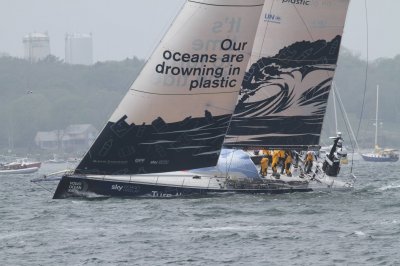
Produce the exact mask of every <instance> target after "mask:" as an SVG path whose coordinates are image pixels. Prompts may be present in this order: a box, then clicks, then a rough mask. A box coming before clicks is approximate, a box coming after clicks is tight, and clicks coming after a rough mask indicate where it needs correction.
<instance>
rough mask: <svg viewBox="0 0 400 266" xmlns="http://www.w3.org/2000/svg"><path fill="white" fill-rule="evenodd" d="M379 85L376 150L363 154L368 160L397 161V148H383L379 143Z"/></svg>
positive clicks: (376, 113)
mask: <svg viewBox="0 0 400 266" xmlns="http://www.w3.org/2000/svg"><path fill="white" fill-rule="evenodd" d="M378 110H379V85H378V86H377V87H376V111H375V150H374V151H373V152H370V153H365V154H361V156H362V157H363V159H364V160H365V161H368V162H397V161H398V160H399V155H398V154H397V153H396V152H397V150H396V149H382V148H381V147H379V145H378V127H379V118H378Z"/></svg>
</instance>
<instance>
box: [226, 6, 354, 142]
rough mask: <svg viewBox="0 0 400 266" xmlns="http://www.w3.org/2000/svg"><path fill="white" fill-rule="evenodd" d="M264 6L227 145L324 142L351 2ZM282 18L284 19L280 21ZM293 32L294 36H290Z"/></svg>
mask: <svg viewBox="0 0 400 266" xmlns="http://www.w3.org/2000/svg"><path fill="white" fill-rule="evenodd" d="M272 2H273V3H271V4H270V5H268V4H266V5H265V6H264V11H263V12H264V16H263V17H262V20H263V21H262V23H260V24H259V28H258V31H257V32H258V33H259V32H263V33H264V34H257V36H260V35H261V36H262V38H259V39H256V40H255V44H254V49H253V52H252V59H251V62H250V64H249V67H248V70H247V72H246V74H245V77H244V80H243V83H242V87H241V90H240V95H239V98H238V102H237V106H236V109H235V112H234V115H233V118H232V121H231V125H230V128H229V131H228V134H227V137H226V139H225V143H224V145H225V146H228V147H241V148H261V147H271V148H289V147H290V148H305V147H309V146H315V145H318V144H319V138H320V134H321V130H322V124H323V120H324V115H325V112H326V107H327V102H328V98H329V93H330V89H331V85H332V80H333V77H334V74H335V69H336V64H337V59H338V55H339V49H340V43H341V34H342V31H343V26H344V18H345V14H346V11H347V6H348V1H336V2H335V3H333V2H332V3H333V4H332V5H323V4H322V3H323V2H325V1H315V2H313V3H311V2H310V5H302V6H298V5H296V4H287V3H286V4H284V3H279V1H278V2H277V1H272ZM277 18H279V20H277ZM289 33H290V34H289Z"/></svg>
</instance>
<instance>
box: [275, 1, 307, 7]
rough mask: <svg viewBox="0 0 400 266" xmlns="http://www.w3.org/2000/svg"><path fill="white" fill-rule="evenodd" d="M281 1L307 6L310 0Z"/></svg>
mask: <svg viewBox="0 0 400 266" xmlns="http://www.w3.org/2000/svg"><path fill="white" fill-rule="evenodd" d="M282 3H288V4H295V5H302V6H309V5H310V0H282Z"/></svg>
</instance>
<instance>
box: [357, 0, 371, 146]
mask: <svg viewBox="0 0 400 266" xmlns="http://www.w3.org/2000/svg"><path fill="white" fill-rule="evenodd" d="M364 3H365V26H366V30H367V42H366V48H367V62H366V66H365V83H364V95H363V100H362V105H361V114H360V119H359V121H358V128H357V134H356V139H358V134H359V133H360V128H361V121H362V118H363V114H364V108H365V97H366V94H367V85H368V70H369V24H368V5H367V0H365V1H364Z"/></svg>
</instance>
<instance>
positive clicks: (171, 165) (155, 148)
mask: <svg viewBox="0 0 400 266" xmlns="http://www.w3.org/2000/svg"><path fill="white" fill-rule="evenodd" d="M263 3H264V1H263V0H197V1H191V0H188V1H187V2H186V3H185V5H184V6H183V8H182V9H181V11H180V13H179V14H178V16H177V17H176V18H175V20H174V22H173V24H172V25H171V27H170V28H169V30H168V32H167V33H166V34H165V36H164V37H163V40H162V41H161V42H160V43H159V45H158V47H157V48H156V49H155V50H154V52H153V54H152V56H151V57H150V59H149V60H148V62H147V63H146V65H145V66H144V68H143V69H142V71H141V72H140V74H139V76H138V77H137V79H136V80H135V82H134V83H133V84H132V86H131V87H130V89H129V91H128V93H127V94H126V96H125V97H124V98H123V100H122V101H121V103H120V104H119V106H118V107H117V109H116V110H115V112H114V113H113V114H112V116H111V118H110V119H109V121H108V123H107V124H106V126H105V128H104V129H103V131H102V132H101V133H100V135H99V137H98V138H97V139H96V140H95V142H94V143H93V145H92V147H91V148H90V150H89V152H88V153H87V154H86V155H85V157H84V158H83V160H82V161H81V163H80V164H79V165H78V167H77V169H76V170H75V172H76V173H83V174H94V173H96V174H111V175H112V174H121V173H122V174H142V173H159V172H169V171H179V170H186V169H193V168H201V167H208V166H213V165H215V164H216V163H217V160H218V154H219V152H220V149H221V146H222V143H223V140H224V136H225V134H226V131H227V128H228V126H229V122H230V119H231V116H232V113H233V111H234V110H235V105H236V100H237V95H238V93H239V91H240V86H241V83H242V81H243V77H244V73H245V70H246V67H247V64H248V60H249V57H250V55H251V51H252V47H253V42H254V37H255V33H256V29H257V24H258V20H259V17H260V14H261V10H262V5H263ZM199 132H201V133H202V134H207V135H204V136H203V137H198V136H196V134H194V133H199Z"/></svg>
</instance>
